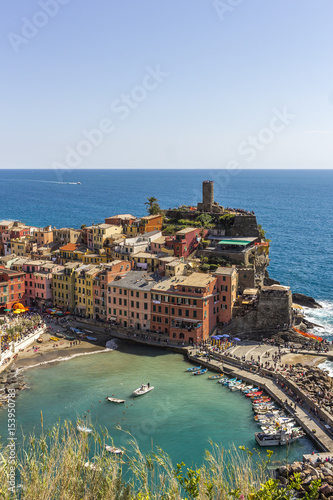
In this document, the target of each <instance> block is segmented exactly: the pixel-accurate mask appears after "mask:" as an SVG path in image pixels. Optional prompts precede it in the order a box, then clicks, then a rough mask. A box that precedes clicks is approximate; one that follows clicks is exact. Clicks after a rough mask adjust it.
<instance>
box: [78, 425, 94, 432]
mask: <svg viewBox="0 0 333 500" xmlns="http://www.w3.org/2000/svg"><path fill="white" fill-rule="evenodd" d="M76 429H77V430H78V431H79V432H83V433H84V434H91V433H92V429H90V427H86V426H85V425H78V426H77V427H76Z"/></svg>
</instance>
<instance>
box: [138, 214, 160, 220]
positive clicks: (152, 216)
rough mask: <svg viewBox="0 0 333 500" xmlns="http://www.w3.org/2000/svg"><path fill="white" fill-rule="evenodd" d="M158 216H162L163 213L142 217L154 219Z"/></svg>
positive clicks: (142, 218)
mask: <svg viewBox="0 0 333 500" xmlns="http://www.w3.org/2000/svg"><path fill="white" fill-rule="evenodd" d="M156 217H162V216H161V214H156V215H145V216H144V217H141V220H152V219H156Z"/></svg>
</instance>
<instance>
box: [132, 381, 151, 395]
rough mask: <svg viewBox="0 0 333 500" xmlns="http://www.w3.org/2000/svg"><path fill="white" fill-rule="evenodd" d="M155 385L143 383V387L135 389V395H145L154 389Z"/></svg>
mask: <svg viewBox="0 0 333 500" xmlns="http://www.w3.org/2000/svg"><path fill="white" fill-rule="evenodd" d="M153 389H154V387H153V386H152V385H150V384H141V387H139V388H138V389H135V391H133V395H134V396H135V397H136V396H143V395H144V394H147V393H148V392H150V391H152V390H153Z"/></svg>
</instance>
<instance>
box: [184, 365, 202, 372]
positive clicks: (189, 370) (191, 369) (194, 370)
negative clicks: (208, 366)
mask: <svg viewBox="0 0 333 500" xmlns="http://www.w3.org/2000/svg"><path fill="white" fill-rule="evenodd" d="M198 370H201V366H193V367H192V368H187V370H186V371H187V372H196V371H198Z"/></svg>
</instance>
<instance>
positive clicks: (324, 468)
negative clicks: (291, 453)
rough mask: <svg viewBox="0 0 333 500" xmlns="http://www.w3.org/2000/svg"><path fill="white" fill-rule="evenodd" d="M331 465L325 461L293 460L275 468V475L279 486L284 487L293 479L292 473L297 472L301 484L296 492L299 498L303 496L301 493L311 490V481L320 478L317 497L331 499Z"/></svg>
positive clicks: (332, 487) (332, 497) (332, 483)
mask: <svg viewBox="0 0 333 500" xmlns="http://www.w3.org/2000/svg"><path fill="white" fill-rule="evenodd" d="M331 467H332V464H331V463H330V462H326V461H325V462H323V461H320V462H317V461H316V462H313V463H311V464H310V463H302V462H295V463H293V464H290V465H287V466H284V467H280V468H279V469H277V470H276V477H277V479H278V481H279V482H280V484H281V486H283V487H286V486H288V484H289V482H290V481H292V480H293V478H294V474H295V473H297V474H299V476H300V478H301V485H300V489H299V490H298V491H297V493H296V495H297V497H299V498H304V495H303V493H304V492H310V491H311V487H312V483H313V481H315V480H318V479H320V480H321V485H320V488H319V498H320V499H322V500H324V499H325V498H330V499H331V500H333V475H332V470H331Z"/></svg>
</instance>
